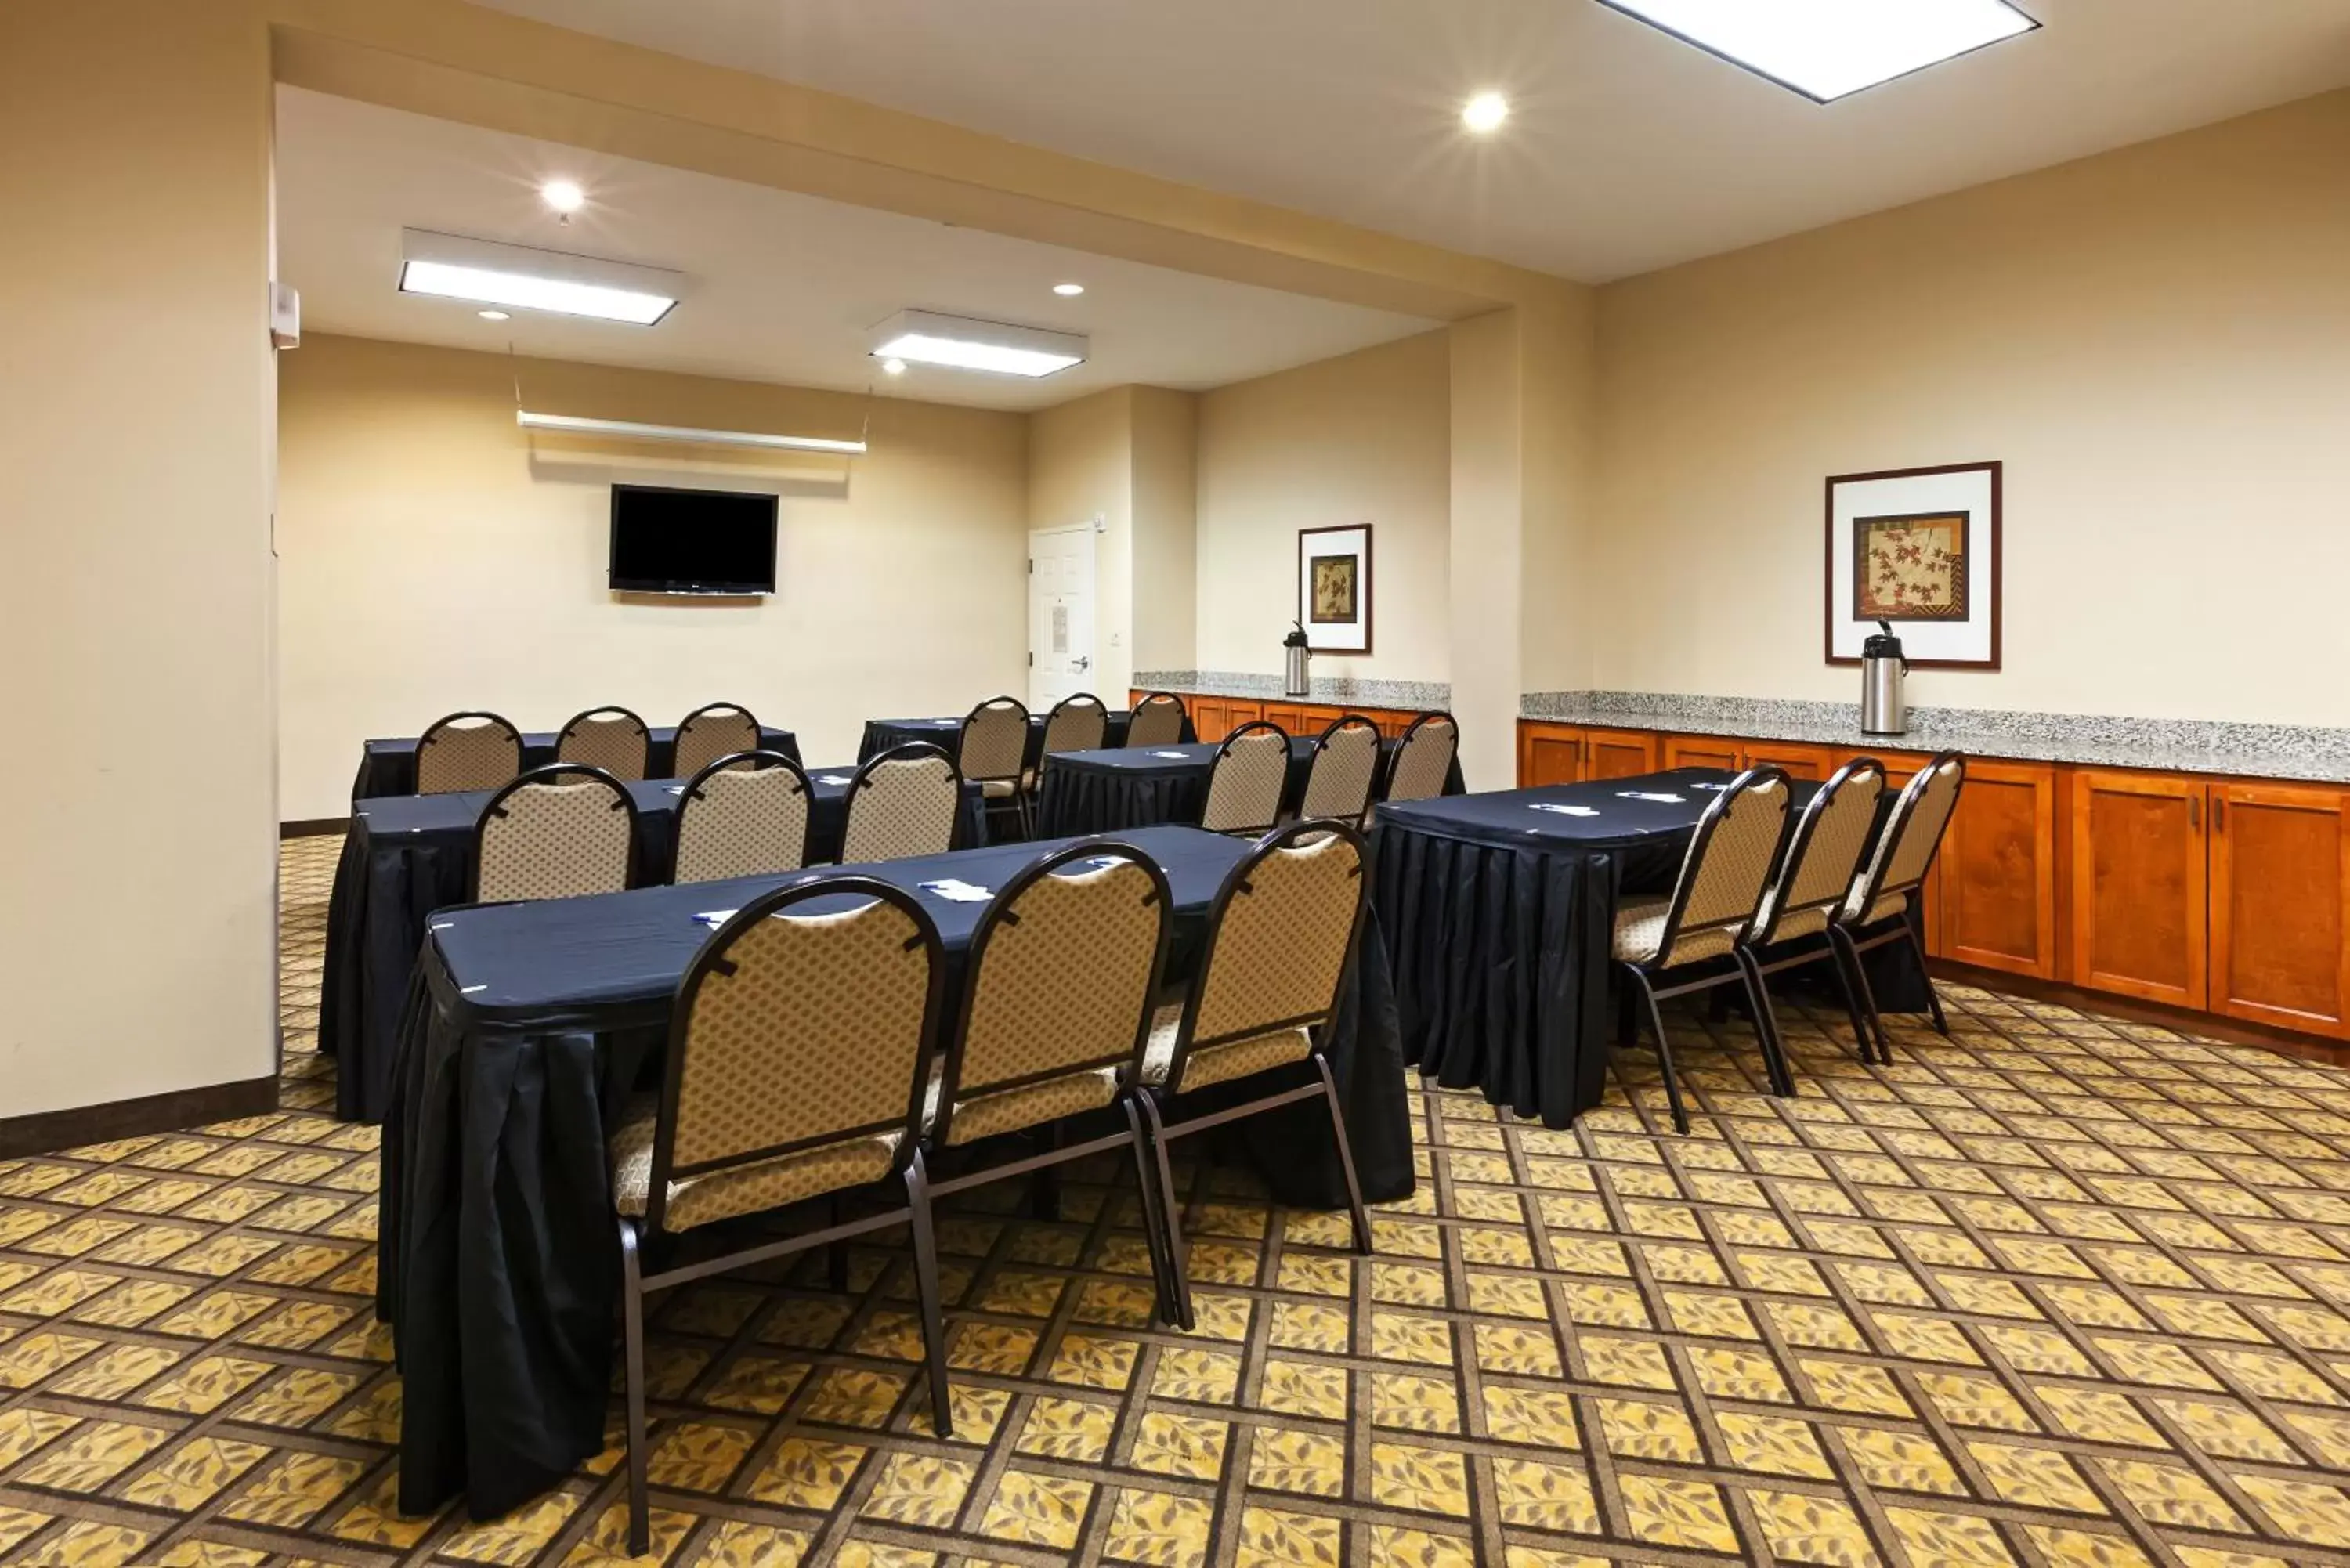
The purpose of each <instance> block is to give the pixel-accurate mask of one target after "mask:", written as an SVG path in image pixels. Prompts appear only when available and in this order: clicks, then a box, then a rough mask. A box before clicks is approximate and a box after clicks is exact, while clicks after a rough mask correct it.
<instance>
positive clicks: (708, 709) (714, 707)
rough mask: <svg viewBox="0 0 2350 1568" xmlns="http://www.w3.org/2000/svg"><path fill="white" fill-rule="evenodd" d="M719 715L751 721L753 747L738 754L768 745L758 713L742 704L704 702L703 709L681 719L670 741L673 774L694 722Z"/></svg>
mask: <svg viewBox="0 0 2350 1568" xmlns="http://www.w3.org/2000/svg"><path fill="white" fill-rule="evenodd" d="M718 713H740V714H742V715H743V717H744V718H745V719H748V720H749V721H751V745H750V746H749V747H747V748H746V747H737V748H736V750H737V751H738V752H740V751H743V750H756V749H758V748H760V747H763V746H764V744H765V743H766V727H765V726H764V725H763V724H761V723H760V722H759V716H758V715H757V714H756V713H754V712H752V711H751V710H749V709H748V708H745V707H744V706H743V704H742V703H740V702H704V703H703V704H702V706H701V707H699V708H696V709H695V710H694V711H692V712H691V713H688V714H687V715H686V716H685V717H684V718H682V719H680V720H679V721H678V722H677V731H676V732H675V734H673V735H672V736H671V739H670V771H671V773H672V774H675V773H676V772H677V757H678V749H679V748H680V747H681V746H682V745H684V743H685V737H686V733H687V732H689V731H690V730H691V729H692V728H693V722H694V721H695V720H696V719H700V718H702V717H704V716H706V715H711V714H718ZM701 771H702V770H701V769H700V768H695V769H694V770H693V772H695V773H700V772H701Z"/></svg>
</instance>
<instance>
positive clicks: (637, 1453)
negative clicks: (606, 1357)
mask: <svg viewBox="0 0 2350 1568" xmlns="http://www.w3.org/2000/svg"><path fill="white" fill-rule="evenodd" d="M620 1334H621V1342H622V1345H621V1369H620V1376H621V1379H622V1381H623V1383H624V1385H625V1386H626V1387H627V1389H628V1401H629V1556H631V1557H642V1556H644V1555H645V1554H646V1553H647V1552H650V1551H651V1550H652V1539H651V1536H652V1521H651V1509H650V1505H649V1503H648V1502H647V1500H646V1495H645V1491H646V1488H645V1471H646V1467H647V1463H648V1456H647V1454H646V1449H645V1443H646V1437H645V1287H644V1268H643V1265H642V1263H641V1262H639V1259H638V1256H637V1228H636V1226H635V1225H634V1224H632V1223H630V1222H629V1220H621V1221H620Z"/></svg>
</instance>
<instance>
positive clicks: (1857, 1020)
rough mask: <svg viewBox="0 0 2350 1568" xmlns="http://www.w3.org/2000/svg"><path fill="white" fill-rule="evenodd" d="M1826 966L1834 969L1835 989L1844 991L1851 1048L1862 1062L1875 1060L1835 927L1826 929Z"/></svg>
mask: <svg viewBox="0 0 2350 1568" xmlns="http://www.w3.org/2000/svg"><path fill="white" fill-rule="evenodd" d="M1828 967H1829V968H1830V969H1833V970H1834V971H1835V978H1836V989H1837V990H1838V991H1840V992H1844V1011H1845V1015H1846V1017H1848V1018H1850V1019H1851V1020H1852V1048H1853V1049H1854V1050H1855V1051H1857V1052H1858V1053H1860V1059H1861V1060H1862V1061H1864V1062H1872V1063H1873V1062H1875V1061H1876V1060H1877V1057H1876V1054H1874V1053H1873V1052H1872V1051H1870V1049H1869V1045H1868V1021H1867V1019H1866V1018H1864V1017H1863V1016H1862V1015H1861V1011H1860V992H1857V991H1856V990H1854V989H1853V983H1852V973H1851V971H1849V970H1847V969H1846V968H1845V963H1844V949H1843V947H1842V946H1840V945H1839V944H1838V943H1837V941H1836V940H1835V928H1834V927H1833V926H1831V927H1830V928H1829V929H1828Z"/></svg>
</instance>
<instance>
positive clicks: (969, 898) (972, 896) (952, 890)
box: [922, 877, 995, 904]
mask: <svg viewBox="0 0 2350 1568" xmlns="http://www.w3.org/2000/svg"><path fill="white" fill-rule="evenodd" d="M922 891H923V892H925V893H935V894H937V895H938V896H939V897H940V898H944V899H945V900H946V901H947V902H948V903H950V904H983V903H985V902H987V900H988V899H990V898H994V897H995V895H994V894H993V892H991V891H990V890H988V889H987V888H981V887H976V886H974V885H973V884H972V883H969V882H966V881H963V880H962V878H961V877H942V878H941V879H940V880H938V881H936V882H925V883H923V884H922Z"/></svg>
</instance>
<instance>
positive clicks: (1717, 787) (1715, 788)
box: [1690, 784, 1730, 794]
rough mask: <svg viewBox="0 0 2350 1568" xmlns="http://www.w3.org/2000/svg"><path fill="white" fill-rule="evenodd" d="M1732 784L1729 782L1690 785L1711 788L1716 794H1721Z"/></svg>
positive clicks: (1695, 787) (1691, 786) (1705, 788)
mask: <svg viewBox="0 0 2350 1568" xmlns="http://www.w3.org/2000/svg"><path fill="white" fill-rule="evenodd" d="M1729 787H1730V786H1729V785H1728V784H1691V785H1690V788H1691V789H1701V790H1710V791H1711V792H1712V793H1713V794H1721V792H1722V791H1723V790H1726V789H1728V788H1729Z"/></svg>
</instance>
